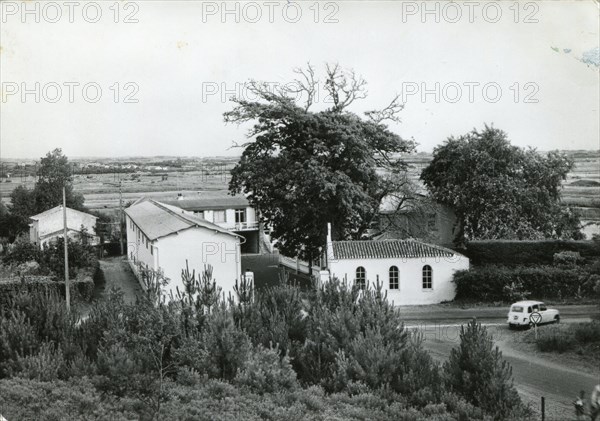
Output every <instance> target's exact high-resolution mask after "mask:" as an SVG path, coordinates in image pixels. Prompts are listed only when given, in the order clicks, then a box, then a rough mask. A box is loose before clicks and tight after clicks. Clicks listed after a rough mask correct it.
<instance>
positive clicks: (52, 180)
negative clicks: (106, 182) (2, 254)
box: [9, 149, 84, 237]
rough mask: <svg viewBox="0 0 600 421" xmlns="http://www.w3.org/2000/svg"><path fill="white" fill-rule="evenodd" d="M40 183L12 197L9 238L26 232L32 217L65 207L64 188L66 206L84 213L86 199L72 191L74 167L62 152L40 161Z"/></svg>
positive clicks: (54, 151) (13, 192)
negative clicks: (64, 199)
mask: <svg viewBox="0 0 600 421" xmlns="http://www.w3.org/2000/svg"><path fill="white" fill-rule="evenodd" d="M37 175H38V181H37V182H36V184H35V187H34V188H33V189H32V190H29V189H27V188H26V187H24V186H18V187H17V188H15V189H14V190H13V191H12V192H11V194H10V199H11V205H10V213H11V218H12V221H13V223H14V226H13V229H11V230H10V233H9V235H10V236H11V237H12V236H15V235H17V234H18V233H19V232H22V231H25V230H26V229H27V225H28V223H29V217H30V216H32V215H36V214H38V213H40V212H43V211H45V210H48V209H51V208H53V207H55V206H58V205H60V204H62V188H63V186H64V187H65V196H66V202H67V206H68V207H70V208H72V209H77V210H84V206H83V196H82V195H81V194H79V193H76V192H74V191H73V185H72V175H71V167H70V165H69V161H68V158H67V157H66V156H65V155H63V154H62V150H60V149H54V150H53V151H52V152H48V153H47V154H46V156H45V157H43V158H41V160H40V167H39V169H38V173H37Z"/></svg>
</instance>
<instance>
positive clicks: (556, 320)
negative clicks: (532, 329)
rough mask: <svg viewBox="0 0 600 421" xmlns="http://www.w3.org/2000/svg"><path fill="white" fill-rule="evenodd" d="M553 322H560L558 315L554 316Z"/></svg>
mask: <svg viewBox="0 0 600 421" xmlns="http://www.w3.org/2000/svg"><path fill="white" fill-rule="evenodd" d="M554 323H556V324H559V323H560V316H554Z"/></svg>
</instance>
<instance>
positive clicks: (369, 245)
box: [332, 240, 457, 259]
mask: <svg viewBox="0 0 600 421" xmlns="http://www.w3.org/2000/svg"><path fill="white" fill-rule="evenodd" d="M332 246H333V258H334V259H391V258H415V257H451V256H453V255H455V254H457V253H455V252H454V251H452V250H450V249H447V248H444V247H440V246H434V245H432V244H425V243H420V242H418V241H414V240H383V241H370V240H368V241H333V242H332Z"/></svg>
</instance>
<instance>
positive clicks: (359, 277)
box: [354, 266, 367, 289]
mask: <svg viewBox="0 0 600 421" xmlns="http://www.w3.org/2000/svg"><path fill="white" fill-rule="evenodd" d="M354 282H355V283H356V285H357V286H358V287H359V288H360V289H365V288H366V287H367V272H366V271H365V268H364V267H362V266H359V267H357V268H356V279H354Z"/></svg>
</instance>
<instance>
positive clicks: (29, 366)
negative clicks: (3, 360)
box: [13, 342, 66, 382]
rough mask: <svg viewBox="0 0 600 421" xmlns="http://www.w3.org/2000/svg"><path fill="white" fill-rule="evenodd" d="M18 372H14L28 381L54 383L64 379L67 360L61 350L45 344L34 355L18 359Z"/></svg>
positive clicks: (47, 343)
mask: <svg viewBox="0 0 600 421" xmlns="http://www.w3.org/2000/svg"><path fill="white" fill-rule="evenodd" d="M17 365H18V367H19V368H18V371H17V372H16V373H14V372H13V375H15V374H16V376H17V377H23V378H26V379H32V380H40V381H44V382H47V381H52V380H56V379H58V378H59V377H64V375H65V374H66V372H65V370H66V367H65V359H64V356H63V353H62V350H61V349H60V348H57V349H55V347H54V345H52V344H51V343H49V342H44V343H43V344H42V345H41V347H40V349H39V351H38V352H37V353H36V354H34V355H28V356H26V357H18V359H17Z"/></svg>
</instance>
